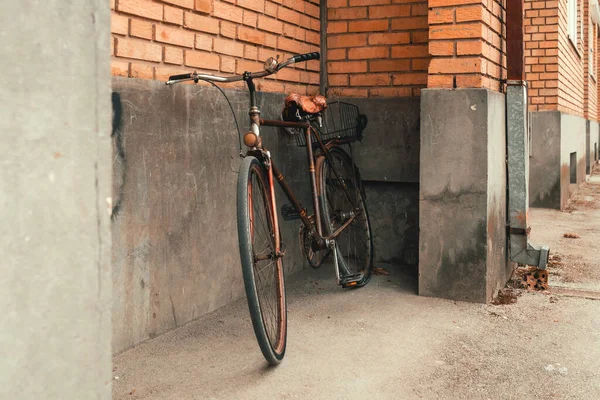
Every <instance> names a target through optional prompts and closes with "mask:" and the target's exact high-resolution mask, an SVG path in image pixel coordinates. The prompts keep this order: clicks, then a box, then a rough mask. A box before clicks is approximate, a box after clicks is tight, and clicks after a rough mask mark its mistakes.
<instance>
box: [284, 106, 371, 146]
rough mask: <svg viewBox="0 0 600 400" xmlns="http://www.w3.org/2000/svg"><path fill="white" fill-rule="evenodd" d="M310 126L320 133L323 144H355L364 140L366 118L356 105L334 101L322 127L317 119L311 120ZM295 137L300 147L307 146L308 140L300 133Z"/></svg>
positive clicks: (328, 107)
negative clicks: (338, 141) (337, 142)
mask: <svg viewBox="0 0 600 400" xmlns="http://www.w3.org/2000/svg"><path fill="white" fill-rule="evenodd" d="M310 124H311V126H312V128H313V129H314V130H316V131H317V132H318V133H319V136H320V137H321V140H322V141H323V142H327V141H329V140H332V139H337V140H341V141H347V142H354V141H357V140H358V141H360V140H361V139H362V132H363V129H364V128H365V126H366V117H365V116H364V115H361V114H360V113H359V112H358V107H357V106H355V105H354V104H350V103H344V102H343V101H333V102H331V103H329V104H328V105H327V108H326V109H325V111H324V112H323V117H322V123H321V126H319V121H318V119H317V118H314V119H311V120H310ZM294 136H295V137H296V143H297V144H298V146H300V147H304V146H306V138H305V137H304V135H303V134H302V133H300V132H299V133H298V134H296V135H294ZM313 140H314V138H313Z"/></svg>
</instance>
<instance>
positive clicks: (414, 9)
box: [327, 0, 429, 97]
mask: <svg viewBox="0 0 600 400" xmlns="http://www.w3.org/2000/svg"><path fill="white" fill-rule="evenodd" d="M327 6H328V23H327V36H328V38H327V49H328V50H327V51H328V57H327V58H328V66H327V68H328V75H329V77H328V84H329V91H328V95H330V96H356V97H377V96H418V95H420V92H421V88H424V87H425V86H426V85H427V67H428V63H429V57H428V51H427V41H428V40H427V34H428V25H427V1H426V0H393V1H392V0H328V1H327Z"/></svg>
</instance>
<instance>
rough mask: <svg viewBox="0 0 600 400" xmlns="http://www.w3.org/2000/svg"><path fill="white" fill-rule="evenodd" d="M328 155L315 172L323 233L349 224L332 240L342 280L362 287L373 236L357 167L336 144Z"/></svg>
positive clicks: (369, 265)
mask: <svg viewBox="0 0 600 400" xmlns="http://www.w3.org/2000/svg"><path fill="white" fill-rule="evenodd" d="M328 153H329V157H326V156H325V155H322V156H320V157H319V159H317V163H316V167H317V168H316V172H317V180H318V182H319V185H318V192H319V193H318V194H319V203H320V208H321V215H322V218H323V226H324V228H325V229H324V230H325V232H324V234H325V235H333V234H334V233H335V232H336V231H338V229H340V228H342V227H343V226H344V225H346V224H348V222H349V221H351V222H350V223H349V225H347V226H346V227H345V228H344V229H343V230H342V231H341V233H340V234H339V235H338V236H337V238H336V239H335V243H336V244H335V245H336V247H337V255H338V257H337V258H338V265H339V269H340V275H341V279H342V282H344V279H347V278H350V281H351V283H350V284H349V285H345V284H344V283H342V284H343V286H344V287H347V286H351V287H360V286H364V285H366V284H367V283H368V282H369V279H370V278H371V273H372V271H373V237H372V235H371V223H370V221H369V214H368V213H367V206H366V203H365V196H364V190H363V187H362V183H361V180H360V174H359V172H358V168H357V167H356V165H354V163H353V162H352V159H351V158H350V156H348V154H347V153H346V152H345V151H344V150H342V149H341V148H339V147H333V148H332V149H331V150H329V152H328Z"/></svg>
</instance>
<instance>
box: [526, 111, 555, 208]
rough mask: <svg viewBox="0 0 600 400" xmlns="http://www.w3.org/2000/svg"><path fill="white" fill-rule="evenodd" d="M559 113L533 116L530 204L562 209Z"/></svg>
mask: <svg viewBox="0 0 600 400" xmlns="http://www.w3.org/2000/svg"><path fill="white" fill-rule="evenodd" d="M560 117H561V113H560V112H558V111H541V112H532V113H530V129H531V132H530V134H531V152H530V154H529V156H530V158H529V162H530V164H529V204H530V205H531V206H532V207H544V208H556V209H558V208H560V187H561V186H560V132H561V131H560V121H561V118H560Z"/></svg>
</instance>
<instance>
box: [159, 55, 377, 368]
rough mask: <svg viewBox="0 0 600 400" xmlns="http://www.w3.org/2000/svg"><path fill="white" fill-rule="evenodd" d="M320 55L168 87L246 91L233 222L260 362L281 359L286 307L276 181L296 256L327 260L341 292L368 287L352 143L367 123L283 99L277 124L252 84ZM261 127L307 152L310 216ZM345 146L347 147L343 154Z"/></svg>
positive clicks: (302, 99)
mask: <svg viewBox="0 0 600 400" xmlns="http://www.w3.org/2000/svg"><path fill="white" fill-rule="evenodd" d="M319 58H320V55H319V53H308V54H302V55H296V56H293V57H291V58H289V59H288V60H286V61H283V62H281V63H280V62H278V61H277V60H276V59H274V58H269V59H268V60H267V61H266V62H265V65H264V70H263V71H258V72H252V73H251V72H244V73H243V74H242V75H236V76H230V77H222V76H214V75H207V74H200V73H196V72H194V73H190V74H182V75H175V76H171V77H170V78H169V81H168V82H167V84H169V85H170V84H175V83H179V82H184V81H191V80H193V81H194V82H196V83H197V82H198V81H200V80H202V81H207V82H211V83H214V82H221V83H228V82H238V81H244V82H245V83H246V86H247V88H248V91H249V94H250V109H249V116H250V130H249V131H248V132H247V133H245V134H244V136H243V141H244V144H245V145H246V146H247V147H248V150H247V152H246V154H245V157H244V159H243V161H242V163H241V165H240V168H239V175H238V183H237V220H238V236H239V247H240V259H241V264H242V271H243V277H244V286H245V290H246V297H247V300H248V307H249V310H250V315H251V319H252V324H253V327H254V332H255V334H256V339H257V341H258V343H259V346H260V349H261V351H262V353H263V355H264V357H265V359H266V360H267V361H268V362H269V363H270V364H278V363H279V362H280V361H281V360H282V359H283V356H284V354H285V349H286V340H287V308H286V293H285V282H284V269H283V259H284V255H285V250H284V249H283V247H282V242H281V235H280V231H279V218H278V213H277V203H276V199H275V186H274V182H275V181H277V183H278V184H279V186H280V187H281V189H282V190H283V192H284V193H285V195H286V197H287V198H288V200H289V204H286V205H284V206H283V207H282V209H281V214H282V216H283V217H284V219H300V220H301V222H302V225H301V228H300V242H301V248H302V251H303V253H304V255H305V257H306V259H307V260H308V263H309V264H310V265H311V266H312V267H313V268H318V267H320V266H321V265H322V264H323V263H324V262H325V261H327V260H331V263H332V264H333V267H334V269H335V274H336V279H337V283H338V284H339V285H341V286H342V287H344V288H356V287H361V286H364V285H365V284H367V282H368V281H369V279H370V277H371V273H372V269H373V238H372V236H371V226H370V222H369V216H368V214H367V208H366V204H365V194H364V190H363V187H362V183H361V179H360V174H359V170H358V168H357V167H356V165H355V164H354V162H353V160H352V157H351V154H352V151H351V146H350V144H351V143H352V142H354V141H356V140H358V139H360V137H361V134H362V130H363V128H364V126H365V124H366V119H365V118H364V116H361V115H360V114H359V112H358V108H357V107H356V106H354V105H351V104H347V103H343V102H333V103H330V104H327V102H326V100H325V98H324V97H323V96H315V97H308V96H300V95H296V94H292V95H290V96H288V97H287V98H286V101H285V107H284V110H283V113H282V117H283V118H282V120H267V119H263V118H261V114H260V110H259V109H258V107H257V106H256V89H255V85H254V82H253V80H254V79H257V78H264V77H266V76H268V75H272V74H275V73H277V72H278V71H279V70H281V69H282V68H285V67H287V66H289V65H291V64H293V63H297V62H303V61H308V60H318V59H319ZM262 126H273V127H280V128H284V129H285V130H286V131H287V132H290V133H291V134H293V135H294V137H295V139H296V141H297V144H298V145H299V146H300V147H306V155H307V162H308V166H309V175H310V189H311V192H312V200H313V210H312V211H313V212H312V213H309V212H308V210H307V209H305V208H304V207H303V206H302V205H301V204H300V202H299V201H298V199H297V197H296V195H295V194H294V192H293V191H292V188H291V187H290V186H289V184H288V183H287V182H286V180H285V178H284V176H283V175H282V173H281V172H280V170H279V169H278V168H277V166H276V165H275V163H274V161H273V157H272V154H271V153H270V152H269V151H268V150H267V149H266V148H265V147H264V146H263V145H262V140H261V135H260V134H261V130H260V128H261V127H262ZM344 147H348V148H349V149H350V151H349V152H347V151H345V150H344Z"/></svg>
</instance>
